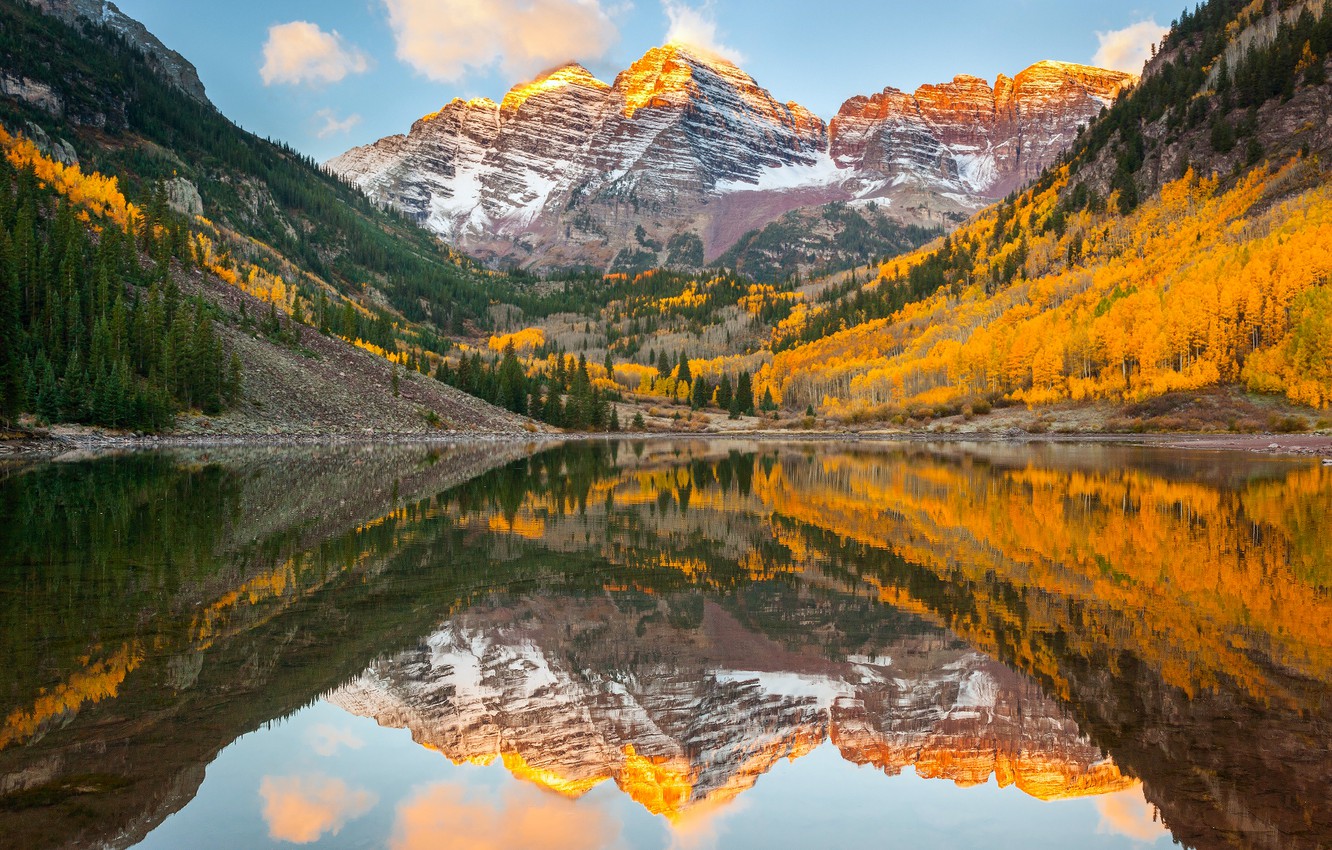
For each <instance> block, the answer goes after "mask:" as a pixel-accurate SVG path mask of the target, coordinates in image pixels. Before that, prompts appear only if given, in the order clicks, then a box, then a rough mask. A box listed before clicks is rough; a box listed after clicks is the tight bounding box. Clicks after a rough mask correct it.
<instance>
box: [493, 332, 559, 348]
mask: <svg viewBox="0 0 1332 850" xmlns="http://www.w3.org/2000/svg"><path fill="white" fill-rule="evenodd" d="M545 344H546V332H545V331H543V330H542V329H541V328H524V329H523V330H520V331H516V332H514V333H511V334H499V335H496V336H492V337H491V338H490V350H491V351H503V350H504V349H506V348H508V347H509V346H510V345H512V346H513V350H514V351H516V352H518V353H519V354H521V353H523V352H532V351H535V350H536V349H538V348H540V347H542V346H543V345H545Z"/></svg>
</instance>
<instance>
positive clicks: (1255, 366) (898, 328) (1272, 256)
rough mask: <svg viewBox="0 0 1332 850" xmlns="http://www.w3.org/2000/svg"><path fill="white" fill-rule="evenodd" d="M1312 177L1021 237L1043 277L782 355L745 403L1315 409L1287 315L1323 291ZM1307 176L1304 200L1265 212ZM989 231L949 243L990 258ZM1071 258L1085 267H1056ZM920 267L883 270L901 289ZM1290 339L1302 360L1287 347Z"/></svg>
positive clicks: (1310, 377) (1310, 328)
mask: <svg viewBox="0 0 1332 850" xmlns="http://www.w3.org/2000/svg"><path fill="white" fill-rule="evenodd" d="M1316 169H1317V165H1316V164H1314V163H1311V162H1308V161H1305V160H1295V161H1292V162H1291V163H1289V164H1287V165H1286V166H1284V167H1283V168H1280V169H1277V170H1274V171H1271V172H1264V171H1261V170H1259V171H1257V172H1254V173H1252V174H1250V175H1249V176H1248V177H1246V178H1244V179H1242V180H1241V181H1240V182H1239V183H1238V184H1237V185H1236V186H1234V187H1233V188H1231V189H1229V190H1227V191H1224V192H1218V191H1217V183H1216V181H1215V180H1211V179H1201V178H1199V177H1197V176H1196V175H1194V174H1192V173H1189V174H1188V175H1186V176H1185V177H1183V178H1182V179H1180V180H1178V181H1175V182H1173V183H1170V184H1168V185H1167V186H1165V187H1164V188H1163V190H1162V191H1161V193H1160V195H1159V197H1158V198H1156V199H1155V200H1153V201H1151V202H1149V203H1147V204H1145V205H1143V206H1142V207H1141V208H1139V209H1138V210H1137V211H1136V212H1135V213H1134V214H1133V215H1131V216H1129V217H1127V218H1120V217H1117V216H1109V215H1107V216H1103V217H1101V218H1099V219H1096V220H1093V219H1092V217H1091V216H1089V215H1088V214H1087V213H1080V214H1078V215H1077V216H1074V217H1073V220H1072V222H1071V223H1070V224H1069V226H1068V228H1067V232H1066V233H1065V234H1064V236H1062V237H1060V236H1057V235H1056V233H1055V232H1053V231H1051V232H1047V233H1044V234H1040V233H1037V232H1036V231H1035V230H1034V229H1033V230H1032V231H1031V232H1030V233H1028V234H1027V239H1028V240H1029V241H1030V245H1031V247H1030V252H1029V256H1028V260H1027V265H1028V272H1030V271H1032V269H1031V268H1030V266H1031V265H1032V264H1033V262H1035V261H1034V260H1033V259H1032V258H1035V257H1042V258H1044V259H1043V260H1041V262H1043V263H1046V264H1048V266H1049V267H1048V268H1046V269H1045V270H1044V271H1043V272H1042V273H1039V274H1032V275H1030V276H1028V277H1022V276H1019V277H1018V278H1017V279H1016V280H1015V281H1014V282H1013V283H1012V284H1011V285H1009V286H1007V287H1005V288H1001V289H999V290H998V291H996V292H987V291H986V289H985V288H984V287H982V286H981V285H979V284H977V285H973V286H971V287H970V288H967V289H965V290H963V291H961V292H958V293H950V292H940V293H939V294H936V295H934V296H932V297H930V298H926V299H924V300H922V301H919V302H916V303H913V304H910V305H908V306H907V307H906V308H904V309H903V310H901V311H900V312H898V313H897V314H896V315H894V316H892V317H891V318H889V319H880V320H876V321H871V322H867V323H865V324H861V325H857V326H855V327H852V328H848V329H845V330H843V331H841V332H839V333H836V334H833V335H831V336H829V337H826V338H824V339H821V340H818V341H816V342H812V343H809V344H807V345H803V346H799V347H797V348H793V349H790V350H787V351H783V352H781V353H779V354H778V355H776V356H775V357H774V360H773V363H772V365H771V366H770V367H769V368H767V369H765V370H764V371H763V372H762V373H761V374H760V375H759V376H758V378H757V380H756V385H770V386H772V387H774V388H775V390H774V391H775V392H779V393H780V395H781V396H782V397H783V398H785V399H786V400H787V403H788V404H797V405H803V404H806V403H815V402H816V401H818V400H820V399H824V398H828V399H830V400H832V401H833V402H834V404H835V403H836V402H837V401H838V400H840V401H851V400H855V401H858V402H862V403H864V404H871V405H885V404H895V405H900V406H909V405H915V404H929V403H931V402H932V401H937V400H939V399H959V398H964V397H970V396H1007V397H1008V398H1010V399H1014V400H1017V401H1024V402H1026V403H1028V404H1047V403H1051V402H1056V401H1062V400H1065V399H1073V400H1082V399H1111V400H1128V401H1134V400H1141V399H1143V398H1147V397H1151V396H1155V395H1159V394H1162V393H1166V392H1171V391H1176V390H1192V389H1197V388H1200V387H1205V386H1209V385H1214V384H1217V383H1219V382H1235V381H1238V380H1240V379H1241V378H1244V379H1245V380H1247V381H1248V382H1249V384H1250V385H1251V386H1253V387H1254V388H1258V389H1267V390H1275V391H1282V392H1285V393H1286V394H1287V395H1289V396H1290V397H1291V398H1292V399H1293V400H1296V401H1302V402H1305V403H1310V404H1318V405H1322V406H1326V405H1328V404H1329V403H1330V402H1332V374H1329V373H1328V372H1327V371H1326V370H1323V369H1321V367H1319V366H1318V364H1319V363H1322V362H1323V361H1322V360H1321V359H1320V358H1318V357H1317V356H1316V355H1315V354H1314V352H1316V351H1317V350H1318V344H1317V342H1316V340H1317V339H1318V338H1319V333H1320V331H1319V330H1318V329H1317V328H1315V327H1314V326H1315V325H1316V324H1317V321H1316V317H1317V316H1318V315H1321V313H1320V311H1319V310H1316V309H1313V308H1307V309H1305V310H1304V311H1303V312H1302V313H1298V315H1296V314H1295V313H1293V308H1294V305H1295V304H1296V303H1297V299H1299V298H1301V296H1302V294H1303V293H1305V292H1307V291H1308V290H1309V289H1310V288H1311V287H1313V286H1315V285H1316V284H1318V283H1319V282H1321V281H1325V280H1327V279H1328V277H1329V275H1330V274H1332V187H1329V186H1328V185H1325V184H1323V183H1322V180H1321V176H1320V175H1317V173H1316ZM1311 175H1312V176H1315V177H1317V178H1318V180H1317V182H1318V184H1319V185H1317V186H1315V188H1312V189H1305V190H1304V191H1301V192H1297V193H1295V194H1294V195H1293V196H1292V197H1291V198H1290V199H1288V200H1286V201H1285V202H1283V203H1280V204H1276V205H1267V204H1263V203H1261V202H1262V201H1263V199H1264V198H1265V197H1267V196H1269V195H1270V194H1271V193H1273V192H1274V191H1279V190H1280V189H1281V187H1283V186H1290V185H1302V184H1303V182H1304V181H1308V180H1309V177H1310V176H1311ZM1054 197H1055V196H1054V192H1053V190H1052V191H1050V192H1046V193H1043V194H1042V195H1040V196H1036V197H1032V196H1031V195H1030V194H1029V195H1026V196H1023V198H1022V199H1020V201H1019V205H1018V208H1017V213H1016V217H1017V220H1019V221H1029V220H1033V219H1035V220H1040V218H1041V216H1042V215H1044V214H1046V212H1047V211H1048V208H1049V205H1050V204H1051V203H1053V200H1054ZM994 226H995V224H994V214H993V213H987V214H985V215H982V216H981V217H979V218H978V219H977V220H976V222H974V223H973V224H972V225H969V226H968V228H964V229H963V230H962V231H960V232H959V233H958V234H955V236H954V237H953V238H954V239H956V240H959V241H963V240H967V241H971V242H972V244H976V243H981V244H988V243H989V240H990V238H991V234H992V231H993V228H994ZM1010 241H1011V240H1010ZM1075 243H1076V244H1075ZM1070 246H1075V251H1074V253H1076V252H1077V250H1080V251H1081V254H1082V260H1081V262H1080V263H1074V264H1072V265H1070V264H1069V263H1067V262H1065V261H1063V260H1062V259H1060V260H1056V259H1055V258H1062V257H1066V256H1068V255H1069V253H1070V250H1069V249H1070ZM1004 251H1005V249H1004V248H1002V247H1001V248H1000V253H999V254H998V255H997V257H987V258H983V259H982V260H981V261H978V266H981V268H978V269H977V273H978V274H988V269H989V268H990V265H989V264H990V263H991V262H996V261H998V258H999V257H1003V256H1004ZM922 256H923V254H917V255H913V257H908V258H903V259H899V260H895V261H892V263H890V264H887V265H886V266H885V270H891V271H892V273H894V274H896V273H899V272H900V271H902V270H903V269H905V268H909V267H910V265H911V264H912V263H913V262H919V260H920V258H921V257H922ZM890 267H891V269H890ZM793 318H794V314H793ZM1301 323H1302V324H1301ZM1296 325H1300V326H1301V327H1304V328H1305V330H1304V331H1303V332H1302V333H1303V342H1300V341H1297V340H1295V339H1294V338H1293V337H1292V333H1293V331H1292V329H1293V328H1294V327H1295V326H1296ZM1300 352H1303V353H1300ZM1246 364H1248V365H1247V367H1246Z"/></svg>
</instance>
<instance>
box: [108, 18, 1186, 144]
mask: <svg viewBox="0 0 1332 850" xmlns="http://www.w3.org/2000/svg"><path fill="white" fill-rule="evenodd" d="M118 4H119V6H120V8H121V9H122V10H123V11H124V12H125V13H126V14H129V15H131V16H133V17H135V18H138V19H139V20H141V21H143V22H144V23H145V24H146V25H147V26H148V28H149V29H150V30H152V31H153V32H154V33H156V34H157V35H158V36H159V37H160V38H161V39H162V40H163V41H164V42H166V44H167V45H168V46H169V47H172V48H174V49H176V50H178V51H180V52H181V53H182V54H184V55H185V56H186V58H188V59H190V60H191V61H192V62H194V64H195V65H197V66H198V68H199V73H200V76H201V77H202V78H203V81H204V84H205V85H206V86H207V88H208V93H209V95H210V97H212V99H213V102H214V103H216V104H217V105H218V107H219V108H220V109H221V110H222V111H223V112H224V113H225V114H226V115H228V116H229V117H231V118H232V119H233V120H235V121H237V122H238V123H240V124H241V125H243V126H244V127H246V128H247V129H249V130H252V131H254V132H256V133H258V134H260V135H263V136H271V137H273V138H276V139H281V140H283V141H286V142H288V143H290V144H292V145H293V146H294V147H296V148H297V149H299V150H301V151H304V152H305V153H308V154H310V155H312V156H314V157H316V158H317V159H320V160H323V159H327V158H328V157H330V156H334V155H336V154H338V153H340V152H342V151H343V150H345V149H347V148H348V147H351V146H352V145H355V144H363V143H365V142H369V141H373V140H375V139H377V138H379V137H381V136H385V135H388V134H390V133H398V132H405V131H406V129H407V128H408V126H409V125H410V124H411V122H412V121H414V120H415V119H417V118H419V117H420V116H422V115H424V114H426V113H429V112H433V111H435V110H436V109H438V108H439V107H440V106H442V105H443V104H444V103H447V102H448V101H449V100H451V99H452V98H454V97H480V96H486V97H490V98H493V99H495V100H499V99H500V98H501V97H502V96H503V94H504V92H505V91H507V90H508V89H509V88H510V87H511V86H512V85H513V84H514V83H516V82H521V81H522V80H524V79H529V78H530V77H531V76H532V75H533V74H534V73H536V72H537V71H539V70H540V69H541V68H543V67H549V66H551V65H555V64H559V63H560V62H562V61H567V60H577V61H581V62H583V64H585V65H587V67H588V68H590V69H591V70H592V71H593V72H594V73H596V74H597V75H598V76H599V77H601V78H602V79H604V80H606V81H607V82H609V81H610V80H611V79H613V78H614V76H615V74H616V72H617V71H619V70H621V69H623V68H624V67H626V66H627V65H628V64H629V63H631V62H632V61H633V60H635V59H636V58H638V57H639V56H641V55H642V54H643V53H644V52H645V51H646V50H647V49H648V48H650V47H652V46H654V45H657V44H661V43H663V42H664V41H666V40H667V37H668V35H672V34H673V35H675V36H677V37H679V38H681V39H682V40H685V41H690V42H694V43H702V44H703V45H704V46H711V47H713V48H715V49H717V50H719V51H721V52H723V53H724V54H728V55H732V56H735V57H737V58H738V59H739V60H740V64H741V66H742V67H743V68H744V69H745V70H746V71H748V72H749V73H750V74H751V75H753V76H754V78H755V79H756V80H757V81H758V82H759V84H760V85H762V86H763V87H765V88H767V89H768V90H770V91H771V92H772V93H773V94H774V95H775V96H776V97H777V98H778V99H780V100H783V101H788V100H793V101H796V102H798V103H801V104H803V105H804V106H807V107H808V108H810V109H812V110H814V112H816V113H818V114H819V115H822V116H823V117H824V118H831V117H832V116H833V115H834V114H836V112H837V109H838V107H839V106H840V105H841V103H842V102H843V101H844V100H846V99H847V98H849V97H852V96H853V95H856V94H869V93H872V92H876V91H879V90H881V89H883V88H884V87H885V86H895V87H897V88H901V89H906V90H911V89H914V88H915V87H916V86H918V85H920V84H922V83H928V82H942V81H944V80H949V79H951V78H952V77H953V76H954V75H955V74H962V73H966V74H975V75H976V76H980V77H985V78H987V79H990V80H993V79H994V77H995V76H996V75H997V74H999V73H1006V74H1009V75H1012V74H1014V73H1016V72H1017V71H1019V70H1021V69H1022V68H1024V67H1026V66H1027V65H1030V64H1031V63H1033V62H1036V61H1039V60H1041V59H1060V60H1065V61H1071V62H1093V61H1094V60H1096V59H1097V58H1098V52H1099V58H1100V59H1101V61H1102V62H1103V63H1104V64H1120V65H1126V66H1133V65H1134V64H1135V63H1136V62H1137V61H1140V58H1141V55H1142V54H1141V51H1142V50H1144V49H1145V45H1147V44H1149V43H1150V42H1152V41H1153V40H1155V38H1156V37H1157V34H1158V33H1159V32H1160V30H1159V29H1157V28H1155V27H1153V26H1151V25H1150V23H1149V24H1146V25H1144V22H1154V23H1155V24H1156V25H1157V27H1161V26H1169V24H1170V21H1171V20H1172V19H1173V18H1174V17H1176V16H1177V15H1178V14H1179V12H1180V10H1181V9H1182V5H1181V4H1180V2H1179V0H1168V2H1167V0H1098V2H1095V3H1088V2H1068V0H1009V2H1003V0H984V1H983V0H935V2H895V1H894V0H889V1H888V2H884V0H878V2H875V0H824V2H818V0H813V2H811V0H802V2H783V0H713V2H710V3H707V2H700V0H693V2H686V0H632V2H630V1H629V0H348V1H347V2H337V0H281V2H274V0H268V2H260V0H230V2H227V3H216V2H212V3H201V2H194V1H192V2H181V0H118ZM1135 25H1138V26H1136V27H1135ZM1135 52H1136V55H1135Z"/></svg>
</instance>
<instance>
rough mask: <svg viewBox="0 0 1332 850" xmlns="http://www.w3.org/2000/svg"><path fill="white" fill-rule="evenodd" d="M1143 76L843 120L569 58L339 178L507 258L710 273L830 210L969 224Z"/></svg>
mask: <svg viewBox="0 0 1332 850" xmlns="http://www.w3.org/2000/svg"><path fill="white" fill-rule="evenodd" d="M1131 81H1132V77H1130V76H1129V75H1126V74H1121V73H1118V72H1114V71H1103V70H1100V69H1096V68H1089V67H1086V66H1081V65H1067V64H1061V63H1055V62H1042V63H1040V64H1038V65H1034V66H1032V67H1031V68H1028V69H1027V70H1025V71H1023V72H1022V73H1020V74H1018V75H1017V77H1015V78H1013V79H1009V78H1008V77H1002V76H1001V77H1000V78H999V81H998V83H997V84H996V85H995V86H993V87H991V86H990V85H989V84H988V83H987V82H986V81H985V80H982V79H980V78H977V77H958V78H956V79H955V80H954V81H953V82H952V83H946V84H943V85H938V86H924V87H922V88H921V89H920V90H919V91H917V92H916V94H915V95H914V96H913V95H907V94H904V93H902V92H899V91H896V90H894V89H885V90H884V92H883V93H881V94H877V95H874V96H872V97H857V98H853V99H851V100H849V101H847V103H846V104H845V105H844V106H843V107H842V109H841V111H840V113H839V114H838V116H837V117H836V118H835V119H834V120H833V122H832V125H831V127H829V126H828V125H826V124H825V123H824V122H823V120H822V119H820V118H819V117H818V116H816V115H814V114H812V113H811V112H809V111H808V110H807V109H804V108H803V107H801V106H799V105H798V104H795V103H781V102H779V101H777V100H776V99H775V98H774V97H773V96H772V95H771V94H769V93H768V92H767V91H766V90H765V89H763V88H761V87H760V86H759V85H758V84H757V83H756V82H755V81H754V79H753V78H752V77H750V76H749V75H748V74H746V73H745V72H744V71H742V70H741V69H740V68H738V67H736V66H735V65H734V64H733V63H731V62H729V61H727V60H725V59H721V58H718V57H716V56H713V55H711V54H708V53H705V52H703V51H700V50H696V49H693V48H690V47H686V46H683V45H679V44H669V45H666V46H664V47H658V48H653V49H652V50H649V51H648V52H647V54H645V55H644V56H643V58H642V59H640V60H639V61H637V62H635V63H634V64H633V65H632V66H630V67H629V68H628V69H627V70H625V71H623V72H622V73H620V74H619V75H618V76H617V77H616V78H615V81H614V83H612V84H609V85H608V84H606V83H604V82H602V81H600V80H598V79H596V78H595V77H593V76H592V75H591V74H590V73H589V72H588V71H587V70H586V69H585V68H583V67H582V66H580V65H576V64H571V65H566V66H564V67H561V68H558V69H555V70H554V71H551V72H548V73H546V74H544V75H542V76H541V77H539V78H537V79H536V80H534V81H532V82H530V83H527V84H524V85H520V86H517V87H515V88H514V89H512V90H511V91H510V92H509V93H508V95H506V96H505V98H504V99H503V101H502V102H501V103H499V104H496V103H494V102H493V101H490V100H486V99H481V100H470V101H462V100H455V101H453V102H452V103H450V104H448V105H447V106H446V107H444V109H442V110H440V111H439V112H437V113H434V114H433V115H428V116H426V117H425V118H422V119H421V120H420V121H417V122H416V123H415V124H414V125H413V126H412V129H411V132H410V133H408V134H407V135H399V136H390V137H388V138H385V139H381V140H380V141H378V142H375V143H373V144H370V145H366V146H364V147H358V148H354V149H352V150H350V151H348V152H346V153H344V154H342V155H341V156H338V157H336V158H334V159H333V160H331V161H330V162H329V163H328V165H329V167H330V168H332V169H333V170H334V171H336V172H337V173H339V174H341V175H342V176H343V177H345V178H347V179H350V180H352V181H354V182H355V183H357V184H358V185H360V186H361V187H362V188H363V189H365V190H366V191H367V192H368V193H369V194H370V195H371V196H372V197H374V198H375V199H377V200H379V201H381V202H384V203H389V204H392V205H393V206H396V207H398V208H399V209H401V210H403V211H404V212H406V213H408V214H410V215H411V216H413V217H414V218H416V219H417V220H418V221H419V222H421V223H422V224H423V225H425V226H426V227H428V228H430V229H431V230H433V231H434V232H436V233H438V234H439V235H440V236H442V237H443V238H445V239H448V240H450V241H451V242H453V243H455V244H457V245H458V246H459V247H461V248H463V249H465V250H467V251H469V252H472V253H474V254H476V255H477V256H480V257H481V258H483V259H487V260H490V261H494V262H504V263H509V264H518V265H524V266H532V267H538V268H550V267H560V266H577V265H591V266H596V267H605V266H607V265H608V264H611V263H612V262H617V261H618V262H623V261H624V260H625V259H626V257H633V256H639V257H642V256H644V255H647V256H648V257H649V259H650V260H652V261H655V262H665V261H666V259H667V256H668V253H669V246H670V244H671V240H672V239H676V240H679V239H689V240H695V241H699V242H701V243H702V246H703V253H704V255H705V257H706V258H707V259H708V260H712V259H714V258H715V257H717V256H718V255H720V254H721V253H722V252H724V251H725V250H726V249H727V248H729V247H730V246H731V245H733V244H734V243H735V242H736V241H737V240H738V239H739V238H740V237H741V236H742V235H744V234H745V233H746V232H748V231H750V230H753V229H756V228H760V227H763V226H764V225H766V224H769V223H770V222H772V221H775V220H776V219H777V218H778V217H779V216H781V215H782V214H784V213H786V212H789V211H791V210H794V209H802V208H808V207H817V206H821V205H824V204H828V203H831V202H836V201H842V202H855V203H863V204H873V205H876V206H879V207H880V208H887V209H889V210H890V211H891V213H892V215H893V216H894V217H896V218H898V219H899V220H901V221H903V222H907V223H928V224H934V225H940V224H948V223H950V222H954V221H958V220H961V219H962V218H964V217H966V216H967V215H969V214H970V213H972V212H974V211H975V210H976V209H979V208H980V207H981V206H984V205H985V204H987V203H989V202H990V201H992V200H994V199H996V198H998V197H1002V196H1003V195H1005V194H1007V193H1008V192H1009V191H1011V190H1012V189H1013V188H1014V187H1016V186H1018V185H1020V184H1021V183H1022V182H1024V181H1026V180H1028V179H1030V178H1031V177H1033V176H1035V175H1036V174H1038V173H1039V172H1040V170H1041V169H1042V168H1043V167H1044V166H1045V165H1047V164H1049V163H1050V162H1051V161H1052V160H1053V159H1054V158H1055V157H1057V156H1058V155H1059V153H1061V152H1062V151H1063V150H1064V149H1065V148H1066V147H1067V146H1068V144H1069V143H1070V142H1071V141H1072V139H1073V137H1074V135H1075V133H1076V130H1077V127H1078V126H1079V125H1080V124H1083V123H1085V122H1086V121H1088V120H1089V119H1090V118H1091V117H1093V116H1094V115H1096V114H1097V112H1099V111H1100V109H1101V107H1102V106H1104V105H1105V104H1107V103H1109V102H1111V101H1112V100H1113V98H1114V97H1115V96H1116V95H1117V94H1118V92H1119V91H1120V89H1122V88H1123V87H1124V86H1125V85H1127V84H1129V83H1130V82H1131Z"/></svg>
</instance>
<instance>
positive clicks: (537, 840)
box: [389, 782, 621, 850]
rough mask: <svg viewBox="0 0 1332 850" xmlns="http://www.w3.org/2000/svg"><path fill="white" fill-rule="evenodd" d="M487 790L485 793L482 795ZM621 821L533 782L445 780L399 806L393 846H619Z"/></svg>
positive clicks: (502, 849)
mask: <svg viewBox="0 0 1332 850" xmlns="http://www.w3.org/2000/svg"><path fill="white" fill-rule="evenodd" d="M482 793H484V796H482ZM620 826H621V825H620V823H619V821H618V819H615V818H613V816H612V815H611V813H610V812H608V811H606V810H605V809H604V808H602V807H601V806H597V805H589V804H588V803H587V802H586V801H584V802H582V803H579V802H575V801H573V800H566V799H564V798H563V797H559V796H557V795H555V794H552V793H549V792H543V791H541V790H539V789H537V788H534V787H532V786H529V785H516V786H511V787H505V788H504V789H503V790H502V791H499V792H498V793H495V792H473V793H471V794H469V793H468V792H467V788H466V786H464V785H461V784H455V783H448V782H442V783H438V784H435V785H429V786H426V787H425V788H422V789H421V790H420V791H419V792H418V793H417V794H416V796H414V797H412V798H411V799H409V800H408V801H407V802H405V803H403V804H402V805H401V806H399V807H398V818H397V823H396V824H395V825H394V828H393V839H392V841H391V843H390V844H389V846H390V847H391V848H392V850H511V848H515V847H522V848H524V850H566V848H567V850H574V848H579V850H596V848H610V847H615V846H619V844H620V842H619V835H620Z"/></svg>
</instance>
